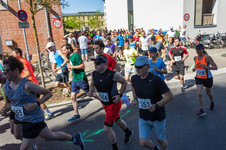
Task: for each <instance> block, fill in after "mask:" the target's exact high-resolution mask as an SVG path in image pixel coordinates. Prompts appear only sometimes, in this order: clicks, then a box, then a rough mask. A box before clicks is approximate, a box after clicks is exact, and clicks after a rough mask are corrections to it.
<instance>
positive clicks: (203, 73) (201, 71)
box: [196, 69, 206, 76]
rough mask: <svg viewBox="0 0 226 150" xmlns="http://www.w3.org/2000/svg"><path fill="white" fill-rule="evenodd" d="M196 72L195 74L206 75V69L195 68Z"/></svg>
mask: <svg viewBox="0 0 226 150" xmlns="http://www.w3.org/2000/svg"><path fill="white" fill-rule="evenodd" d="M196 74H197V75H198V76H206V71H205V70H200V69H197V70H196Z"/></svg>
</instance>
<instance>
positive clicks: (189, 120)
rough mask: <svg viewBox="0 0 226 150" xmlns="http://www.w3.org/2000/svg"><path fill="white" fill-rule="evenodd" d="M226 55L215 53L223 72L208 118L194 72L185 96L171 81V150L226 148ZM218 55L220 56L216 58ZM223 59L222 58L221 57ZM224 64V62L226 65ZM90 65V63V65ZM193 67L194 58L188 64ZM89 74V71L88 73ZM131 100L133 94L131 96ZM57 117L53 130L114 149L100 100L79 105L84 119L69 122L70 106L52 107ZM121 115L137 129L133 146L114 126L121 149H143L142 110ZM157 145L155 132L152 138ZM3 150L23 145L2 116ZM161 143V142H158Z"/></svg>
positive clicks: (48, 145) (44, 146)
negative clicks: (79, 135) (140, 137)
mask: <svg viewBox="0 0 226 150" xmlns="http://www.w3.org/2000/svg"><path fill="white" fill-rule="evenodd" d="M224 52H225V50H224V51H223V52H219V53H215V55H214V53H213V54H212V55H213V56H212V57H213V58H214V60H216V62H217V64H218V66H221V69H219V70H218V71H213V74H214V86H213V94H214V99H215V104H216V109H215V110H214V111H210V110H209V104H210V101H209V99H208V97H207V95H206V94H204V104H205V109H206V112H207V115H206V116H205V117H203V118H199V117H197V115H196V114H197V113H198V111H199V105H198V101H197V91H196V87H195V82H194V73H190V72H191V71H189V68H188V70H187V73H188V74H187V75H186V76H185V82H186V85H187V87H188V88H187V89H186V92H185V93H181V91H180V88H178V87H179V81H175V80H174V79H170V80H168V81H166V82H167V84H168V86H169V87H170V89H171V90H172V92H173V94H174V100H173V101H172V102H171V103H169V104H168V105H167V106H166V115H167V119H166V131H167V139H168V142H169V150H221V149H225V148H224V147H226V143H225V139H226V131H225V130H224V129H225V127H226V120H225V115H226V109H225V108H226V101H224V100H225V96H226V95H225V91H226V86H225V85H226V80H225V76H226V68H224V66H225V59H224V58H223V57H222V58H221V55H222V54H223V53H224ZM216 54H218V55H216ZM218 57H219V58H218ZM223 62H224V63H223ZM88 63H90V62H88ZM188 64H189V66H192V64H193V62H192V59H190V60H189V62H188ZM88 71H89V70H88ZM127 95H128V96H130V97H131V92H128V93H127ZM50 109H51V111H52V112H53V113H54V114H55V118H53V119H52V120H49V121H47V124H48V126H49V128H50V129H51V130H52V131H59V130H60V131H64V132H67V133H69V134H76V133H77V132H81V133H82V135H83V139H84V140H85V142H86V149H87V150H110V149H111V145H110V143H109V141H108V139H107V137H106V135H105V134H104V132H103V122H104V116H105V112H104V110H103V108H102V105H101V104H100V102H99V101H98V100H92V99H87V100H86V101H83V102H80V103H79V112H80V115H81V117H82V118H81V120H79V121H77V122H74V123H69V122H67V119H69V118H70V117H71V116H72V115H73V108H72V106H71V105H70V104H68V105H62V106H58V107H52V108H50ZM121 116H122V118H123V119H124V120H125V121H126V123H127V124H128V126H129V128H131V129H133V130H134V131H135V132H134V135H133V137H132V140H131V143H130V144H128V145H124V144H123V140H124V132H122V131H121V129H120V128H119V127H117V126H116V125H114V127H113V129H114V131H115V132H116V135H117V142H118V146H119V149H120V150H143V148H142V147H141V146H140V145H139V142H138V135H139V133H138V107H137V106H133V105H130V106H129V107H126V105H125V104H123V106H122V110H121ZM150 138H151V139H152V140H153V141H154V142H155V143H156V141H155V138H154V133H153V132H152V133H151V137H150ZM0 139H1V140H0V150H17V149H19V146H20V141H18V140H15V138H14V137H13V136H12V135H11V134H10V131H9V123H8V118H4V117H0ZM36 143H37V146H38V147H39V149H40V150H49V149H56V150H63V149H68V150H72V149H78V150H79V147H77V146H75V145H73V144H71V143H70V142H55V141H54V142H46V141H44V140H43V139H41V138H38V139H37V141H36ZM156 144H157V143H156Z"/></svg>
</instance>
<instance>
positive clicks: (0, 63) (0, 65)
mask: <svg viewBox="0 0 226 150" xmlns="http://www.w3.org/2000/svg"><path fill="white" fill-rule="evenodd" d="M2 63H3V60H2V61H1V62H0V70H3V66H2Z"/></svg>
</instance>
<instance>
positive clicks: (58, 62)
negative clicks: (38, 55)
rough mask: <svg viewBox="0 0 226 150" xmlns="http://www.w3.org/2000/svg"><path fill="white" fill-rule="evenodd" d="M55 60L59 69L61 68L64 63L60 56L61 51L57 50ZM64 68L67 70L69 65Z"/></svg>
mask: <svg viewBox="0 0 226 150" xmlns="http://www.w3.org/2000/svg"><path fill="white" fill-rule="evenodd" d="M54 58H55V60H56V64H57V67H60V66H61V65H62V64H63V63H64V59H63V58H62V57H61V56H60V55H59V49H58V50H56V53H55V54H54ZM62 68H67V65H64V66H63V67H62Z"/></svg>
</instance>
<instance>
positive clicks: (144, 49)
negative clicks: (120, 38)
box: [139, 31, 150, 56]
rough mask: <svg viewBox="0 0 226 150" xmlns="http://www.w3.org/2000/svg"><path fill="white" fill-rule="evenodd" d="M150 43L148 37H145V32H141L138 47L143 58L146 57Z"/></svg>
mask: <svg viewBox="0 0 226 150" xmlns="http://www.w3.org/2000/svg"><path fill="white" fill-rule="evenodd" d="M149 42H150V37H149V36H145V32H144V31H143V32H141V37H140V43H139V46H140V47H141V52H142V55H143V56H148V45H149Z"/></svg>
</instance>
